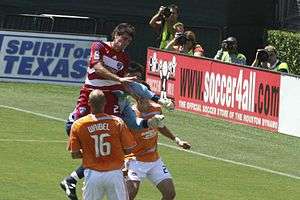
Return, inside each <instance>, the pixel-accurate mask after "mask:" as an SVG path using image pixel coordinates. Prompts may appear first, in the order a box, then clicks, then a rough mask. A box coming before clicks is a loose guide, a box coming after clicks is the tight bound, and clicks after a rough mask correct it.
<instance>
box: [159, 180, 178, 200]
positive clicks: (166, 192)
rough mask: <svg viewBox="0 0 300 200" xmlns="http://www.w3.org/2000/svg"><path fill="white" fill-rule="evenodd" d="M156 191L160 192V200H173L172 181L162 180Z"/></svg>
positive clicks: (174, 194)
mask: <svg viewBox="0 0 300 200" xmlns="http://www.w3.org/2000/svg"><path fill="white" fill-rule="evenodd" d="M156 187H157V189H158V190H159V191H160V193H161V195H162V198H161V199H162V200H173V199H175V196H176V193H175V187H174V183H173V180H172V179H170V178H168V179H164V180H162V181H161V182H160V183H158V184H157V186H156Z"/></svg>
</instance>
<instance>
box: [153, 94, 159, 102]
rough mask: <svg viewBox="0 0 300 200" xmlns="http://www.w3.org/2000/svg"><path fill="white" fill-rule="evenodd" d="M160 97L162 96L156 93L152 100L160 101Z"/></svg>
mask: <svg viewBox="0 0 300 200" xmlns="http://www.w3.org/2000/svg"><path fill="white" fill-rule="evenodd" d="M159 99H160V97H159V96H158V95H156V94H155V95H154V96H153V97H152V98H151V100H152V101H154V102H156V103H157V102H158V100H159Z"/></svg>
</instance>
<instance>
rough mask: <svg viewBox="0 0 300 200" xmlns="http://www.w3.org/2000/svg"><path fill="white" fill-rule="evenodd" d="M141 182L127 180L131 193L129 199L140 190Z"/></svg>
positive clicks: (129, 192)
mask: <svg viewBox="0 0 300 200" xmlns="http://www.w3.org/2000/svg"><path fill="white" fill-rule="evenodd" d="M139 186H140V182H139V181H127V189H128V194H129V200H133V199H134V198H135V197H136V195H137V193H138V190H139Z"/></svg>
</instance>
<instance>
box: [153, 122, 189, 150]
mask: <svg viewBox="0 0 300 200" xmlns="http://www.w3.org/2000/svg"><path fill="white" fill-rule="evenodd" d="M158 130H159V132H160V133H161V134H162V135H164V136H166V137H167V138H170V139H171V140H173V141H174V142H176V144H177V145H178V146H179V147H182V148H183V149H190V148H191V147H192V146H191V145H190V144H189V143H188V142H187V141H184V140H181V139H180V138H179V137H176V136H175V135H174V134H173V133H172V132H171V131H170V129H168V128H167V127H166V126H164V127H162V128H158Z"/></svg>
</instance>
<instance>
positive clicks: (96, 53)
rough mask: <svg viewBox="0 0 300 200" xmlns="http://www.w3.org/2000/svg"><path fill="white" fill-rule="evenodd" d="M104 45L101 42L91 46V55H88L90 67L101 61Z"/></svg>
mask: <svg viewBox="0 0 300 200" xmlns="http://www.w3.org/2000/svg"><path fill="white" fill-rule="evenodd" d="M103 48H104V45H103V43H102V42H93V43H92V45H91V54H90V67H93V66H94V65H95V64H97V63H98V62H100V61H101V60H102V51H103Z"/></svg>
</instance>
